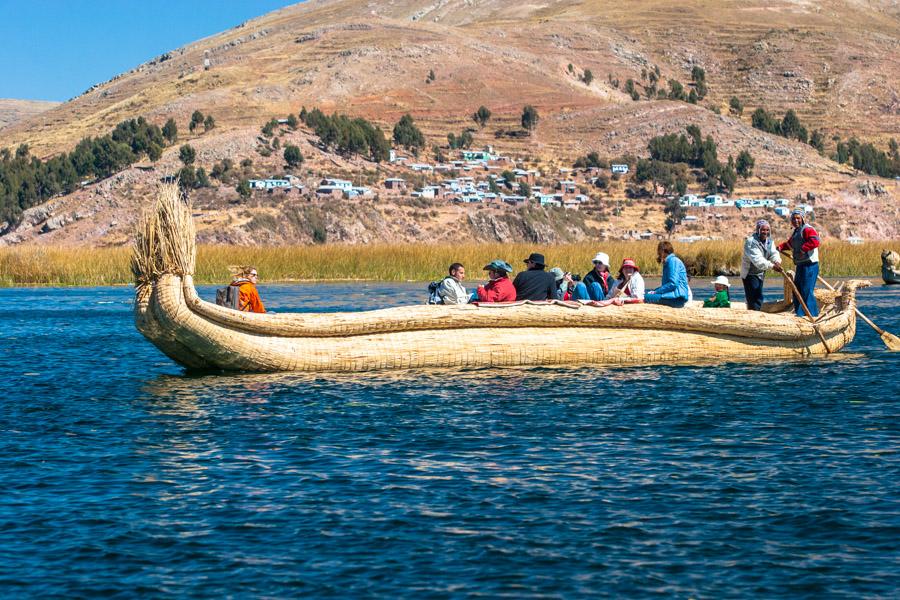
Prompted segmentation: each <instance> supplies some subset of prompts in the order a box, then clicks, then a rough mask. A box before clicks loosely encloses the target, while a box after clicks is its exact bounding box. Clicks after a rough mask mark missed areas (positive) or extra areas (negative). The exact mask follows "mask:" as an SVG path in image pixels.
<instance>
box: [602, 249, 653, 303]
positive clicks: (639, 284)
mask: <svg viewBox="0 0 900 600" xmlns="http://www.w3.org/2000/svg"><path fill="white" fill-rule="evenodd" d="M645 289H646V288H645V286H644V278H643V277H641V270H640V269H639V268H638V266H637V263H636V262H634V259H631V258H626V259H625V260H623V261H622V266H621V267H619V276H618V278H617V279H616V281H615V282H614V283H613V284H612V285H611V286H610V288H609V293H608V294H607V295H606V298H607V299H608V300H609V299H612V298H619V297H621V298H627V299H632V300H643V299H644V290H645Z"/></svg>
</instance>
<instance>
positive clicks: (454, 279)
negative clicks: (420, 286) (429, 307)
mask: <svg viewBox="0 0 900 600" xmlns="http://www.w3.org/2000/svg"><path fill="white" fill-rule="evenodd" d="M449 273H450V274H449V275H447V276H446V277H444V279H443V280H441V281H440V282H439V283H438V284H437V285H436V286H435V287H436V289H435V290H434V293H433V294H432V298H433V299H434V300H435V302H434V304H466V303H467V302H468V301H469V295H468V294H467V293H466V288H464V287H463V285H462V281H463V279H465V278H466V268H465V267H464V266H463V265H462V264H461V263H458V262H455V263H453V264H452V265H450V268H449ZM432 285H434V284H432Z"/></svg>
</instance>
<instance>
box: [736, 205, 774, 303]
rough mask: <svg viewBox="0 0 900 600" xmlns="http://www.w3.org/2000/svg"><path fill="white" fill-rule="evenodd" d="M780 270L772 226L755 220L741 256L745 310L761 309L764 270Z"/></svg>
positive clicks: (764, 278)
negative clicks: (745, 301)
mask: <svg viewBox="0 0 900 600" xmlns="http://www.w3.org/2000/svg"><path fill="white" fill-rule="evenodd" d="M769 269H775V270H776V271H779V272H780V271H781V270H782V269H781V256H780V255H779V254H778V249H777V248H776V247H775V244H774V243H773V242H772V228H771V227H770V226H769V222H768V221H766V220H765V219H760V220H759V221H757V222H756V230H755V231H754V232H753V234H751V235H749V236H747V239H746V240H744V254H743V255H742V256H741V282H742V283H743V284H744V297H745V298H746V300H747V310H762V305H763V302H764V300H765V299H764V298H763V286H764V285H765V282H766V271H768V270H769Z"/></svg>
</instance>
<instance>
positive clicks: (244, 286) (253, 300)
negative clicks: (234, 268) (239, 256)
mask: <svg viewBox="0 0 900 600" xmlns="http://www.w3.org/2000/svg"><path fill="white" fill-rule="evenodd" d="M258 281H259V272H258V271H257V270H256V267H241V270H240V273H239V274H238V275H237V276H235V278H234V279H233V280H232V282H231V285H232V286H234V287H236V288H238V306H237V309H238V310H241V311H245V312H255V313H264V312H266V307H265V306H263V303H262V299H261V298H260V297H259V291H258V290H257V289H256V284H257V282H258Z"/></svg>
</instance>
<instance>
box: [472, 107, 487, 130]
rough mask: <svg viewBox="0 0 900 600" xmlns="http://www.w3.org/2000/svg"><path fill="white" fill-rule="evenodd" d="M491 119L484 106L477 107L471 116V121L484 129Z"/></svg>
mask: <svg viewBox="0 0 900 600" xmlns="http://www.w3.org/2000/svg"><path fill="white" fill-rule="evenodd" d="M490 118H491V111H490V110H488V108H487V107H486V106H479V107H478V110H476V111H475V113H474V114H473V115H472V120H473V121H475V122H476V123H478V126H479V127H484V126H485V125H486V124H487V122H488V120H489V119H490Z"/></svg>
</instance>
